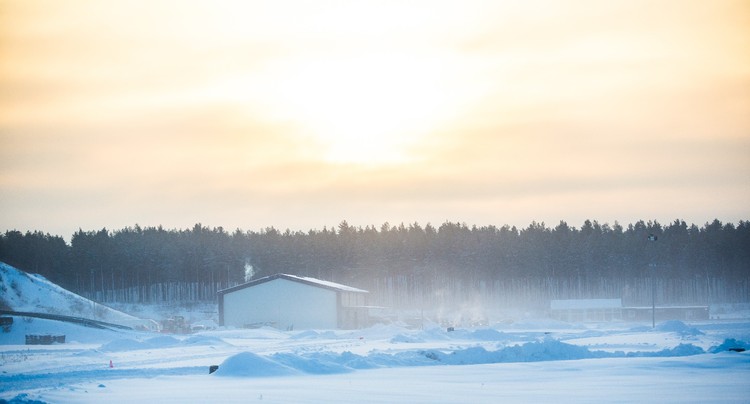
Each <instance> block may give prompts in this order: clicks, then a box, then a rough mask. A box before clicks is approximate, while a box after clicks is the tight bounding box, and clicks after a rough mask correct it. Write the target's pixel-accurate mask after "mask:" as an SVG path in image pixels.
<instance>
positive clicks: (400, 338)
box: [391, 334, 425, 344]
mask: <svg viewBox="0 0 750 404" xmlns="http://www.w3.org/2000/svg"><path fill="white" fill-rule="evenodd" d="M418 342H425V340H424V339H422V338H419V337H414V336H409V335H404V334H396V335H394V336H393V338H391V343H392V344H401V343H405V344H413V343H418Z"/></svg>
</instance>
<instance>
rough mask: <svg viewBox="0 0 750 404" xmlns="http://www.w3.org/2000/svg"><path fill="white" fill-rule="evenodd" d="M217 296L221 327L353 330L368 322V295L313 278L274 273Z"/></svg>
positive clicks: (224, 291)
mask: <svg viewBox="0 0 750 404" xmlns="http://www.w3.org/2000/svg"><path fill="white" fill-rule="evenodd" d="M218 293H219V325H223V326H231V327H241V328H254V327H261V326H272V327H276V328H279V329H282V330H289V329H313V328H315V329H336V328H341V329H353V328H361V327H364V326H366V325H367V323H368V320H369V319H368V312H367V308H366V306H365V304H366V301H367V299H366V298H367V294H368V293H369V292H367V291H366V290H362V289H357V288H353V287H351V286H346V285H341V284H339V283H335V282H328V281H322V280H320V279H315V278H308V277H301V276H294V275H287V274H276V275H272V276H267V277H265V278H260V279H257V280H254V281H252V282H248V283H244V284H242V285H237V286H235V287H232V288H228V289H224V290H220V291H219V292H218Z"/></svg>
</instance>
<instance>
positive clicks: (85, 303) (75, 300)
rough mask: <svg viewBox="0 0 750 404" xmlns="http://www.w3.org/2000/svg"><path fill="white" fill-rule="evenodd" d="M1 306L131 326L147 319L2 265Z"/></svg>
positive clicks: (0, 272) (22, 310)
mask: <svg viewBox="0 0 750 404" xmlns="http://www.w3.org/2000/svg"><path fill="white" fill-rule="evenodd" d="M0 307H2V308H3V309H5V310H12V311H19V312H33V313H44V314H57V315H63V316H73V317H81V318H86V319H92V320H98V321H104V322H108V323H114V324H122V325H127V326H131V327H134V326H138V325H142V324H144V320H141V319H139V318H137V317H134V316H131V315H129V314H126V313H123V312H121V311H117V310H114V309H112V308H109V307H107V306H104V305H101V304H99V303H96V302H94V301H91V300H89V299H86V298H84V297H82V296H79V295H77V294H75V293H73V292H71V291H69V290H66V289H63V288H61V287H60V286H58V285H56V284H54V283H52V282H50V281H48V280H47V279H46V278H44V277H43V276H41V275H36V274H28V273H26V272H23V271H21V270H19V269H16V268H14V267H12V266H10V265H8V264H5V263H2V262H0Z"/></svg>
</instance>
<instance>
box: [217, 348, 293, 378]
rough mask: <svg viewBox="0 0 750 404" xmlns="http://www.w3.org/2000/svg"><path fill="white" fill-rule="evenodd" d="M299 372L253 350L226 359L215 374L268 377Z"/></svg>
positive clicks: (221, 375)
mask: <svg viewBox="0 0 750 404" xmlns="http://www.w3.org/2000/svg"><path fill="white" fill-rule="evenodd" d="M297 373H299V372H298V371H296V370H295V369H293V368H290V367H288V366H286V365H283V364H281V363H279V362H276V361H273V360H271V359H268V358H264V357H262V356H259V355H256V354H254V353H251V352H241V353H238V354H236V355H232V356H230V357H229V358H227V359H225V360H224V362H222V363H221V365H219V369H218V370H216V372H214V373H213V375H215V376H220V377H267V376H289V375H295V374H297Z"/></svg>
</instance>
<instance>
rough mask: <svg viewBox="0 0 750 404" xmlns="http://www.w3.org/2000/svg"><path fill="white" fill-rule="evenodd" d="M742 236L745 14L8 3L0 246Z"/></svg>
mask: <svg viewBox="0 0 750 404" xmlns="http://www.w3.org/2000/svg"><path fill="white" fill-rule="evenodd" d="M586 219H591V220H598V221H599V222H600V223H610V224H611V223H614V222H615V221H617V222H619V223H620V224H624V225H626V224H629V223H633V222H635V221H637V220H657V221H659V222H660V223H664V224H667V223H670V222H672V221H674V220H675V219H682V220H685V221H687V222H688V223H695V224H698V225H703V224H704V223H706V222H710V221H712V220H714V219H719V220H721V221H724V222H733V223H737V222H738V221H740V220H749V219H750V3H748V2H747V1H742V0H738V1H731V0H716V1H702V0H696V1H691V0H686V1H682V0H680V1H668V0H665V1H640V0H626V1H606V2H602V1H544V0H531V1H523V2H517V1H471V0H469V1H466V0H462V1H388V0H378V1H292V0H281V1H160V0H149V1H138V0H122V1H120V0H106V1H81V0H67V1H64V2H60V1H56V0H50V1H46V0H44V1H40V0H0V230H20V231H27V230H32V231H33V230H40V231H43V232H48V233H51V234H54V235H61V236H64V237H69V236H70V235H72V233H73V232H75V231H77V230H78V229H83V230H98V229H101V228H105V227H106V228H108V229H110V230H116V229H121V228H124V227H126V226H134V225H135V224H139V225H141V226H158V225H162V226H164V227H165V228H178V229H182V228H190V227H192V226H193V225H194V224H195V223H202V224H203V225H206V226H211V227H218V226H222V227H224V228H226V229H228V230H233V229H237V228H239V229H242V230H259V229H263V228H266V227H269V226H273V227H276V228H279V229H291V230H293V231H296V230H301V231H307V230H310V229H322V228H323V227H324V226H327V227H329V228H330V227H335V226H336V225H338V223H340V222H341V221H343V220H346V221H347V222H348V223H349V224H350V225H354V226H362V227H364V226H367V225H374V226H376V227H378V228H379V227H380V225H381V224H383V223H385V222H388V223H390V224H392V225H394V224H399V223H407V224H408V223H414V222H417V223H420V224H422V225H425V224H427V223H430V224H433V225H435V226H439V225H440V224H442V223H444V222H446V221H451V222H464V223H467V224H469V225H473V224H476V225H479V226H484V225H496V226H502V225H505V224H508V225H514V226H518V227H521V228H522V227H526V226H527V225H529V224H530V223H531V222H532V221H536V222H544V223H546V224H547V225H550V226H555V225H556V224H557V223H559V222H560V221H561V220H563V221H566V222H568V223H569V224H570V225H572V226H580V225H581V224H582V223H583V221H584V220H586Z"/></svg>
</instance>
